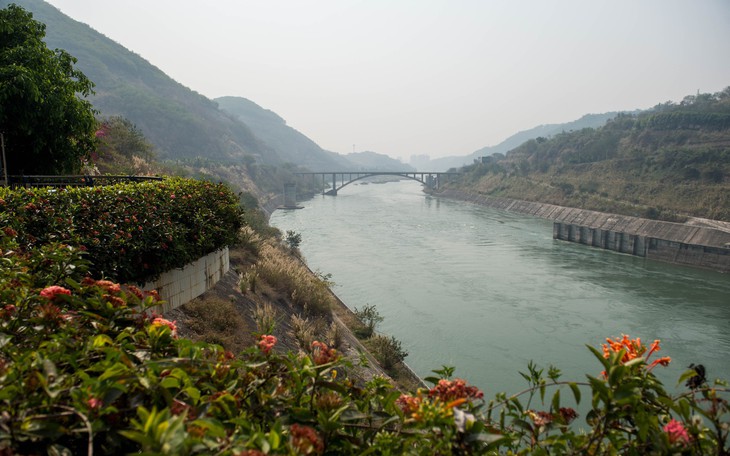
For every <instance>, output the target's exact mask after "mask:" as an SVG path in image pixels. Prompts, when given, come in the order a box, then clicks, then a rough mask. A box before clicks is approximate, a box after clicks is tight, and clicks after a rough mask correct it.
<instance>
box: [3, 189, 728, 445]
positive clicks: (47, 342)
mask: <svg viewBox="0 0 730 456" xmlns="http://www.w3.org/2000/svg"><path fill="white" fill-rule="evenodd" d="M144 185H148V186H151V187H155V186H157V187H159V188H160V189H159V190H154V189H152V188H151V187H149V188H148V187H145V188H146V191H144V192H139V191H137V190H136V189H135V188H133V186H129V185H118V186H113V187H109V188H101V189H93V188H92V189H79V190H76V191H62V192H58V194H59V195H65V198H68V199H69V202H62V201H61V200H62V199H63V198H64V196H58V197H56V198H57V199H50V197H49V195H48V193H49V192H48V190H42V191H41V190H39V191H29V190H19V191H15V190H8V189H3V190H2V191H3V193H2V200H1V201H0V206H1V207H2V221H3V229H2V232H1V233H0V243H1V244H0V247H1V248H2V263H3V266H2V268H1V269H0V296H2V307H1V308H0V317H1V319H0V386H1V387H2V388H1V389H0V409H1V410H0V448H2V450H3V452H4V453H5V454H30V453H32V454H37V453H39V452H40V453H46V454H94V453H96V454H129V453H142V454H211V453H213V454H230V455H255V454H424V455H425V454H428V455H431V454H508V453H510V454H671V453H676V454H728V452H729V449H728V441H727V438H728V424H729V423H728V411H729V410H728V402H727V400H726V398H725V397H726V396H727V394H728V390H727V388H726V387H725V386H724V385H723V384H711V383H709V382H708V381H707V380H706V379H705V378H704V372H703V369H702V368H701V367H700V366H693V367H692V369H690V370H688V371H687V372H686V373H685V374H684V375H683V376H682V378H680V379H679V381H680V383H685V382H686V384H687V389H686V390H685V391H683V392H680V393H676V394H670V393H669V392H668V391H667V389H666V388H665V387H664V386H663V385H662V384H661V382H660V381H659V380H658V379H657V378H656V377H655V375H654V374H653V370H654V369H657V368H661V366H662V365H663V364H666V363H668V362H669V359H668V358H666V357H662V358H659V357H657V354H656V352H657V351H658V350H659V342H658V341H654V342H652V343H651V344H643V343H642V342H641V340H639V339H631V338H629V337H628V336H623V337H618V338H609V339H607V340H606V343H605V344H603V345H602V346H589V347H588V349H589V350H591V351H592V352H593V354H594V355H595V358H596V360H597V363H596V372H592V373H588V374H587V375H586V378H585V379H580V380H577V381H566V380H563V379H562V378H561V377H560V372H559V370H558V369H557V368H554V367H549V368H547V369H542V368H539V367H537V366H535V365H533V364H530V365H529V366H528V369H527V371H526V372H525V373H522V377H524V379H525V381H526V387H525V390H524V391H523V392H518V393H516V394H514V395H507V394H505V393H499V392H495V393H496V394H494V396H493V397H492V399H488V398H487V396H486V395H485V393H484V392H483V391H480V390H478V389H477V388H475V387H473V386H470V385H468V384H467V383H466V382H465V381H464V380H462V379H459V378H454V370H453V368H448V367H444V368H441V369H438V370H436V371H435V372H434V374H435V375H434V376H433V377H429V378H427V379H426V381H428V382H429V383H431V384H432V385H433V386H432V387H430V388H419V389H417V390H414V391H405V392H403V391H400V390H398V389H396V388H394V386H393V385H392V383H391V382H390V381H389V380H387V379H386V378H385V377H380V376H376V377H373V378H372V379H370V380H368V381H362V380H359V379H357V378H355V377H352V376H351V375H350V373H351V372H354V370H355V369H354V367H355V366H354V365H353V363H352V362H351V361H349V360H347V359H345V358H343V357H342V356H341V354H340V353H339V351H338V350H336V349H333V348H332V347H331V345H330V344H328V343H327V342H325V341H322V340H314V341H312V342H311V343H310V344H308V345H306V344H305V345H304V346H303V347H301V348H300V349H299V350H282V349H280V342H279V340H278V338H277V337H275V336H273V335H271V334H268V333H263V332H262V333H260V334H258V335H256V338H255V343H253V344H251V345H250V346H248V347H247V348H244V349H242V350H240V351H238V352H236V353H233V352H231V351H227V350H225V349H224V348H223V347H222V346H221V345H218V344H214V343H208V342H194V341H192V340H190V339H187V338H185V337H181V336H180V335H179V334H178V333H177V331H178V328H177V327H176V324H175V322H172V321H170V320H168V319H165V318H164V317H163V316H160V315H156V314H155V313H154V312H155V306H156V305H157V304H159V303H158V301H157V298H156V296H155V294H154V293H151V292H142V291H140V290H139V289H137V288H136V287H135V286H134V285H120V284H118V283H117V280H118V279H116V277H115V276H114V275H113V274H110V273H107V272H106V271H107V270H106V269H105V270H103V271H102V270H99V269H98V266H97V263H99V264H103V263H105V262H106V261H107V259H106V258H105V257H103V256H99V257H97V256H95V255H104V254H103V253H99V254H94V255H92V254H90V253H89V250H87V251H86V252H84V250H83V249H82V248H81V245H85V244H89V245H93V244H94V241H93V240H94V239H99V237H100V236H107V235H108V236H109V237H108V240H112V239H116V237H115V235H116V234H119V232H118V230H111V231H102V229H110V228H108V227H113V226H114V225H116V227H115V228H118V227H120V226H122V225H123V223H125V222H124V217H125V214H124V213H122V212H117V211H114V210H113V209H112V208H111V207H110V206H109V205H102V204H100V201H99V200H97V199H96V198H101V197H102V196H103V195H107V197H108V198H112V197H113V198H118V197H121V198H122V200H123V201H125V198H126V197H127V196H129V197H130V198H131V195H134V199H135V200H136V201H135V204H139V205H140V206H139V207H141V208H143V210H142V211H141V212H137V214H136V216H137V219H138V223H139V225H137V226H136V227H134V228H132V229H126V228H125V230H126V232H127V233H129V234H131V236H132V237H131V239H130V238H128V237H126V236H122V235H120V238H127V239H128V241H127V242H129V243H130V244H129V246H130V250H131V246H132V245H140V246H142V247H143V250H142V251H139V252H137V253H135V254H134V255H137V254H141V255H144V254H146V252H145V251H144V248H149V249H151V250H153V251H157V250H158V249H160V245H159V243H160V236H161V235H162V234H161V233H165V232H166V231H167V230H170V229H172V231H171V232H172V233H177V232H178V230H176V229H173V228H170V225H169V224H167V223H162V220H160V219H159V218H157V217H154V216H153V215H152V214H148V215H149V216H148V217H144V218H143V219H142V220H140V216H141V215H143V214H146V211H149V210H151V211H155V212H156V211H159V212H160V213H161V214H171V208H172V207H173V205H175V204H179V203H178V200H179V199H181V198H180V197H181V196H182V195H184V194H185V193H184V191H183V189H186V190H187V191H199V192H202V193H203V194H205V197H201V198H199V199H190V200H186V202H185V204H187V205H190V211H189V212H188V213H187V217H189V221H190V222H191V224H190V227H195V229H194V230H191V231H190V232H191V233H192V232H195V233H197V234H198V238H199V239H198V240H199V241H201V242H202V240H203V239H212V238H213V237H214V236H209V235H208V234H209V233H210V232H217V230H218V229H219V228H222V227H226V228H232V229H234V231H233V232H234V233H235V232H237V231H238V225H237V224H238V223H239V221H240V218H236V217H233V215H235V214H237V213H239V214H240V212H239V211H240V210H239V209H238V206H237V204H236V203H235V196H234V195H233V194H232V193H231V192H230V191H229V190H227V189H225V188H224V187H222V186H214V185H211V184H209V183H204V182H190V181H186V180H172V181H163V182H162V183H153V184H144ZM36 192H37V196H29V194H36ZM157 192H160V194H164V195H168V196H169V194H170V192H174V195H175V198H174V199H169V198H167V199H162V198H161V199H159V200H157V199H155V198H156V197H155V194H156V193H157ZM206 192H210V193H206ZM51 193H52V192H51ZM54 196H55V195H54ZM148 197H149V198H150V199H152V200H154V201H155V203H156V206H155V207H154V208H152V207H150V208H149V209H148V208H147V206H146V204H147V202H148V200H147V198H148ZM87 198H88V199H87ZM209 198H212V199H213V201H220V202H221V203H220V204H219V208H218V209H219V211H220V214H221V215H217V214H213V215H210V214H209V213H208V212H207V211H210V208H211V206H212V205H211V204H210V203H209V201H210V199H209ZM102 201H103V200H102ZM112 201H116V200H112ZM52 202H53V203H54V204H52ZM88 202H95V203H97V204H87V206H88V208H87V210H88V212H85V213H81V214H79V213H78V212H74V211H76V209H75V208H76V207H84V203H88ZM29 204H33V205H35V206H36V208H35V209H34V208H33V207H30V208H29V207H27V206H28V205H29ZM129 204H132V203H131V202H129ZM213 206H215V205H213ZM15 211H18V212H19V213H23V214H24V216H23V217H18V216H16V215H17V214H16V212H15ZM49 213H53V217H55V218H58V219H60V220H59V221H55V223H53V222H54V219H51V220H50V222H49V223H52V224H51V227H54V226H55V227H58V228H59V229H57V230H48V232H47V233H46V235H45V236H44V237H41V236H37V235H29V234H28V233H29V232H30V231H25V232H23V233H21V231H20V230H21V229H23V230H26V228H25V227H31V228H32V227H37V226H39V221H43V222H44V223H46V221H48V220H49V219H48V215H47V214H49ZM71 213H73V214H74V215H73V217H71V216H70V215H71ZM102 214H106V217H104V218H102V217H101V216H102ZM201 214H208V215H209V216H210V218H208V224H207V225H205V226H203V227H200V226H196V225H195V223H193V222H194V221H196V220H200V219H201ZM85 217H88V218H89V219H90V220H100V222H99V223H104V224H106V225H105V226H106V227H107V228H105V226H98V225H95V224H89V221H88V220H86V218H85ZM62 222H63V225H62V224H61V223H62ZM69 222H70V224H69ZM187 222H188V220H182V221H181V224H182V225H186V224H187ZM21 223H22V225H20V224H21ZM61 226H64V227H65V228H66V229H65V230H64V231H65V232H67V233H71V235H69V237H68V238H64V236H63V234H64V231H61V230H60V227H61ZM140 226H141V227H142V229H141V230H140V229H139V227H140ZM100 228H101V229H100ZM36 229H39V228H36ZM158 230H159V231H158ZM209 230H212V231H209ZM182 231H183V228H179V232H180V233H182ZM31 236H32V237H31ZM258 236H261V234H260V233H257V232H255V231H254V230H253V229H252V228H251V227H243V231H242V235H241V237H240V242H241V243H243V244H247V245H249V246H252V248H253V249H254V250H256V249H257V250H258V253H256V255H257V256H260V258H265V259H264V261H262V262H260V263H259V262H257V263H256V264H257V266H256V270H255V272H256V274H258V276H259V277H266V276H267V274H269V273H270V272H269V271H268V268H269V263H274V262H275V261H277V260H275V259H273V258H268V257H267V255H268V252H269V250H270V249H272V248H274V246H273V244H272V243H271V242H272V241H271V240H267V239H268V238H267V237H266V236H261V238H260V239H257V237H258ZM163 237H164V236H163ZM76 240H83V242H84V244H76V243H75V241H76ZM105 240H107V238H105ZM163 242H166V243H167V242H170V243H172V244H169V245H168V250H172V251H184V250H185V249H186V248H187V247H188V246H189V244H190V242H189V238H188V237H186V236H179V237H177V236H173V237H172V240H170V239H169V238H167V237H164V240H163ZM218 242H220V243H223V244H225V243H226V242H231V240H230V238H225V239H223V238H221V239H219V241H218ZM100 243H101V241H100ZM193 244H195V245H197V244H198V243H193ZM214 244H217V243H214ZM125 245H126V244H125ZM220 246H221V244H218V245H211V247H210V248H217V247H220ZM279 248H284V249H288V248H289V247H286V246H283V245H280V246H279ZM118 250H119V248H117V251H118ZM125 250H126V249H125ZM112 256H116V254H115V255H112ZM284 269H286V268H284ZM108 270H110V271H112V270H113V271H118V272H119V273H122V274H127V273H128V272H126V271H127V270H126V269H125V268H124V267H117V268H116V269H108ZM104 274H106V275H104ZM108 279H111V280H108ZM251 280H252V279H251V276H250V275H249V279H248V281H247V282H244V284H247V285H246V286H248V287H249V288H250V287H251V284H252V283H253V282H252V281H251ZM286 280H289V279H286V278H281V277H279V278H276V279H273V278H270V279H267V282H268V281H271V282H272V283H274V282H275V283H280V282H283V281H286ZM254 282H255V281H254ZM320 283H321V282H320ZM259 285H260V284H259ZM256 286H258V285H256ZM313 287H314V288H312V289H306V290H302V291H299V290H294V291H291V292H290V291H289V290H287V291H286V293H289V294H294V293H295V291H296V292H297V293H296V294H297V295H298V297H299V298H298V299H301V301H299V302H300V304H301V305H302V306H305V305H306V306H312V307H311V308H312V312H314V313H317V312H320V311H325V309H319V304H315V302H316V299H317V296H320V294H319V291H318V289H317V287H319V285H314V286H313ZM310 295H311V296H310ZM366 310H367V309H366ZM266 314H267V313H266V312H261V313H260V314H259V316H260V317H261V319H260V322H261V323H260V324H261V328H262V329H263V330H264V331H267V332H268V331H269V330H270V329H271V327H272V325H275V320H271V319H267V318H265V317H266ZM371 316H372V317H374V319H373V320H372V321H373V322H376V321H377V315H376V314H372V315H371ZM267 321H268V323H266V322H267ZM367 326H368V322H367V321H366V322H365V323H364V324H363V327H364V328H367ZM365 330H366V329H365ZM595 342H598V341H595ZM652 357H653V359H652ZM575 403H580V404H585V406H586V408H587V410H588V412H587V413H586V414H585V416H577V412H576V411H575V409H574V408H573V406H574V404H575Z"/></svg>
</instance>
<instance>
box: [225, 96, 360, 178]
mask: <svg viewBox="0 0 730 456" xmlns="http://www.w3.org/2000/svg"><path fill="white" fill-rule="evenodd" d="M215 102H216V103H218V105H219V107H220V108H221V109H222V110H224V111H227V112H228V113H230V114H232V115H233V116H235V117H236V118H238V119H239V120H241V121H242V122H243V123H245V124H246V125H248V126H249V127H250V128H251V129H252V130H253V131H254V132H255V134H256V136H257V137H259V138H261V139H262V140H263V141H264V142H265V143H266V144H267V145H268V146H270V147H271V148H272V149H274V150H275V151H276V153H277V154H278V156H279V157H281V158H282V159H283V160H284V161H288V162H291V163H296V164H298V165H301V166H305V167H307V168H309V169H311V170H312V171H321V170H333V169H348V168H351V167H352V164H351V163H350V162H349V161H348V160H347V159H346V158H344V157H343V156H342V155H339V154H336V153H334V152H327V151H325V150H323V149H322V148H321V147H319V146H318V145H317V144H316V143H315V142H314V141H312V140H311V139H309V138H307V137H306V136H305V135H303V134H302V133H300V132H299V131H297V130H295V129H293V128H291V127H290V126H288V125H287V124H286V121H285V120H284V119H282V118H281V117H280V116H279V115H278V114H276V113H275V112H273V111H270V110H268V109H264V108H262V107H261V106H259V105H257V104H256V103H254V102H253V101H251V100H248V99H246V98H241V97H221V98H216V99H215Z"/></svg>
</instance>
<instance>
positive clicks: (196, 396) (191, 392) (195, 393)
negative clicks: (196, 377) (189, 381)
mask: <svg viewBox="0 0 730 456" xmlns="http://www.w3.org/2000/svg"><path fill="white" fill-rule="evenodd" d="M183 391H184V392H185V394H187V395H188V397H190V399H192V400H193V405H197V404H198V401H200V390H199V389H198V388H194V387H192V386H189V387H187V388H185V389H184V390H183Z"/></svg>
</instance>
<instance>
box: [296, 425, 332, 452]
mask: <svg viewBox="0 0 730 456" xmlns="http://www.w3.org/2000/svg"><path fill="white" fill-rule="evenodd" d="M289 431H290V432H291V445H292V447H294V449H295V450H296V451H298V453H299V454H321V453H322V452H323V451H324V443H323V442H322V439H321V438H320V436H319V435H318V434H317V431H315V430H314V429H312V428H311V427H309V426H301V425H299V424H296V423H294V424H292V425H291V428H289Z"/></svg>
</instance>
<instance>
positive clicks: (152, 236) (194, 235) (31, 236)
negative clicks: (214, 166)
mask: <svg viewBox="0 0 730 456" xmlns="http://www.w3.org/2000/svg"><path fill="white" fill-rule="evenodd" d="M0 211H1V212H0V226H7V227H10V228H12V229H14V230H15V231H16V232H17V233H18V242H19V243H20V245H21V247H23V248H25V249H33V248H37V247H38V246H41V245H43V244H46V243H49V242H59V241H60V242H63V243H66V244H69V245H73V246H75V247H77V248H80V249H82V250H85V251H86V252H87V254H88V258H89V259H90V261H91V264H90V273H91V274H92V275H94V276H100V277H108V278H112V279H114V280H117V281H121V282H137V283H144V282H146V281H148V280H152V279H154V278H156V277H158V276H159V275H160V274H161V273H163V272H165V271H168V270H171V269H175V268H180V267H183V266H185V265H186V264H187V263H190V262H191V261H193V260H196V259H198V258H200V257H201V256H203V255H206V254H208V253H210V252H213V251H215V250H217V249H220V248H222V247H225V246H227V245H232V244H234V243H235V242H236V239H237V233H238V230H239V228H240V227H241V211H240V209H239V207H238V199H237V197H236V196H235V195H234V194H233V193H231V192H230V191H229V190H228V189H227V188H226V187H225V186H223V185H221V184H218V185H215V184H211V183H209V182H200V181H195V180H189V179H181V178H174V179H168V180H165V181H162V182H145V183H135V184H117V185H112V186H108V187H80V188H67V189H63V188H61V189H53V188H36V189H17V190H12V189H9V188H6V187H2V188H0Z"/></svg>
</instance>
